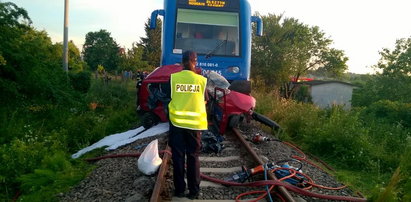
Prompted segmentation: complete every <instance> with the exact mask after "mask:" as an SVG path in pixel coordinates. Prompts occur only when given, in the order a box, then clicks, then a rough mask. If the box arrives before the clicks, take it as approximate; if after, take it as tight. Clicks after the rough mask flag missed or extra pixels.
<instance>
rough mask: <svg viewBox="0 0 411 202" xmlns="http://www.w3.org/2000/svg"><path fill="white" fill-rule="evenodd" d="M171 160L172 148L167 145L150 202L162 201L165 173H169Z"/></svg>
mask: <svg viewBox="0 0 411 202" xmlns="http://www.w3.org/2000/svg"><path fill="white" fill-rule="evenodd" d="M170 158H171V148H170V147H169V146H168V145H167V147H166V152H164V155H163V162H162V163H161V166H160V170H159V171H158V174H157V180H156V184H155V185H154V189H153V193H152V194H151V198H150V202H158V201H161V198H160V194H161V191H162V189H163V186H164V180H165V177H164V176H165V173H166V172H167V171H168V167H169V161H170Z"/></svg>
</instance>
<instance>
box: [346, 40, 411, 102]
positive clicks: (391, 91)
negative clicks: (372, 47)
mask: <svg viewBox="0 0 411 202" xmlns="http://www.w3.org/2000/svg"><path fill="white" fill-rule="evenodd" d="M380 55H381V58H380V60H379V61H378V63H377V65H375V66H374V68H375V69H377V70H380V72H381V73H377V74H376V75H375V76H373V77H370V78H369V79H368V80H366V82H365V84H364V85H363V86H362V88H359V89H357V90H356V91H355V93H354V94H353V105H354V106H368V105H370V104H372V103H374V102H377V101H380V100H390V101H398V102H403V103H411V96H410V93H409V92H410V89H411V38H408V39H399V40H397V41H396V44H395V49H394V50H390V49H388V48H384V49H383V50H382V51H380Z"/></svg>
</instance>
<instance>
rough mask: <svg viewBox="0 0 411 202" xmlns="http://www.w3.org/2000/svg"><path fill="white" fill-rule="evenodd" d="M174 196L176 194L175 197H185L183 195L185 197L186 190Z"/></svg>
mask: <svg viewBox="0 0 411 202" xmlns="http://www.w3.org/2000/svg"><path fill="white" fill-rule="evenodd" d="M174 196H175V197H178V198H183V197H185V196H186V195H185V194H184V192H181V193H175V194H174Z"/></svg>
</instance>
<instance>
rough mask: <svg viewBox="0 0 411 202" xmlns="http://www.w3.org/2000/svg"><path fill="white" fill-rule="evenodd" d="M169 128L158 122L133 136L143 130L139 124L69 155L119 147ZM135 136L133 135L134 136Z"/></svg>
mask: <svg viewBox="0 0 411 202" xmlns="http://www.w3.org/2000/svg"><path fill="white" fill-rule="evenodd" d="M168 129H169V125H168V123H160V124H158V125H156V126H153V127H151V128H149V129H148V130H146V131H144V132H142V133H141V134H139V135H137V136H135V135H136V134H138V133H140V132H141V131H143V130H144V128H143V127H142V126H141V127H139V128H136V129H133V130H129V131H126V132H123V133H116V134H113V135H109V136H107V137H105V138H103V139H101V140H100V141H98V142H96V143H94V144H92V145H91V146H88V147H86V148H83V149H81V150H80V151H78V152H77V153H75V154H73V155H71V158H73V159H75V158H78V157H80V156H81V155H83V154H85V153H87V152H89V151H91V150H93V149H97V148H100V147H104V146H108V147H107V148H105V150H114V149H117V148H118V147H121V146H123V145H126V144H130V143H132V142H134V141H136V140H138V139H142V138H146V137H151V136H155V135H159V134H162V133H165V132H167V131H168ZM134 136H135V137H134Z"/></svg>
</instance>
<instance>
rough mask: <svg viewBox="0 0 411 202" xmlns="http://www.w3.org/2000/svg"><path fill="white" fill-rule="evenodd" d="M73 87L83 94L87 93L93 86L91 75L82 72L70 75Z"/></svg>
mask: <svg viewBox="0 0 411 202" xmlns="http://www.w3.org/2000/svg"><path fill="white" fill-rule="evenodd" d="M69 78H70V83H71V86H73V88H74V90H77V91H79V92H81V93H87V91H88V90H89V89H90V85H91V73H90V72H88V71H81V72H78V73H70V74H69Z"/></svg>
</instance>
